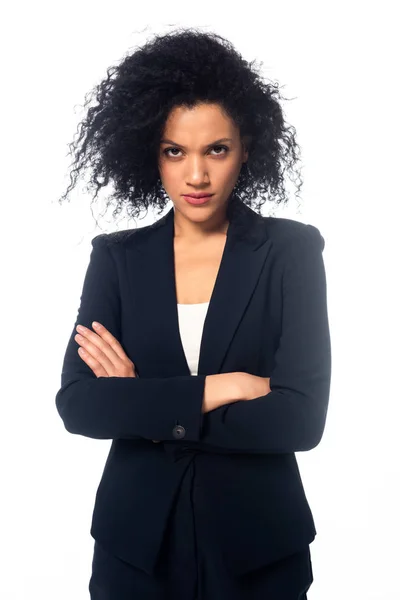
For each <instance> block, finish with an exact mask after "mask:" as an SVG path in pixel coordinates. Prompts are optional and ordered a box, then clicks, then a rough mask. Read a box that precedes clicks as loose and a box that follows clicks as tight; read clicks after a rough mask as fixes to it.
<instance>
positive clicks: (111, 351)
mask: <svg viewBox="0 0 400 600" xmlns="http://www.w3.org/2000/svg"><path fill="white" fill-rule="evenodd" d="M95 323H96V322H95V321H93V323H92V326H93V328H94V329H96V331H97V333H95V332H94V331H91V330H90V329H88V328H87V327H83V326H82V325H78V326H77V327H76V329H77V331H79V334H77V335H76V336H75V338H74V339H75V341H76V342H77V343H78V344H79V345H80V346H82V348H81V347H80V348H79V349H78V352H79V356H80V357H81V359H82V360H83V361H84V362H85V363H86V364H87V365H88V367H90V368H91V369H92V371H93V373H94V374H95V375H96V377H136V372H135V365H134V364H133V362H132V361H131V360H130V358H129V357H128V356H127V355H126V354H125V352H124V350H123V348H122V346H121V344H120V343H119V341H118V340H117V339H116V338H115V337H114V336H113V335H112V334H111V333H110V332H109V331H108V330H107V329H106V328H105V327H104V325H101V323H99V324H98V325H97V326H96V325H95Z"/></svg>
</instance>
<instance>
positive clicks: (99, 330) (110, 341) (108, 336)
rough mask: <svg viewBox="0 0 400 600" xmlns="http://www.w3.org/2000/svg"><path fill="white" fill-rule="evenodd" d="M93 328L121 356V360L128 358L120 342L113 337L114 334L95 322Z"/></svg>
mask: <svg viewBox="0 0 400 600" xmlns="http://www.w3.org/2000/svg"><path fill="white" fill-rule="evenodd" d="M92 327H93V329H94V330H95V331H96V333H97V334H98V335H99V336H100V337H101V339H103V340H104V341H105V342H106V343H107V344H108V345H109V346H110V347H111V348H112V349H113V350H114V352H115V354H116V355H117V356H119V358H121V359H122V360H125V359H126V358H128V357H127V355H126V352H125V351H124V349H123V347H122V346H121V344H120V342H119V341H118V340H117V338H116V337H114V336H113V334H112V333H110V331H108V329H106V328H105V327H104V325H102V324H101V323H98V322H97V321H93V323H92Z"/></svg>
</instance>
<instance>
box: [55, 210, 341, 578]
mask: <svg viewBox="0 0 400 600" xmlns="http://www.w3.org/2000/svg"><path fill="white" fill-rule="evenodd" d="M237 215H238V216H237V217H235V218H234V219H232V220H231V221H230V224H229V228H228V231H227V242H226V246H225V249H224V253H223V257H222V261H221V265H220V269H219V272H218V277H217V280H216V283H215V287H214V290H213V294H212V297H211V300H210V304H209V308H208V313H207V317H206V320H205V324H204V330H203V337H202V343H201V351H200V358H199V366H198V375H197V376H192V375H191V374H190V371H189V367H188V365H187V362H186V359H185V355H184V350H183V347H182V343H181V339H180V334H179V327H178V314H177V298H176V291H175V276H174V262H173V261H174V250H173V237H174V209H173V208H171V210H170V211H169V212H168V213H167V214H166V215H165V216H164V217H162V218H161V219H159V220H158V221H156V222H155V223H154V224H153V225H150V226H145V227H141V228H138V229H131V230H125V231H120V232H115V233H111V234H100V235H97V236H96V237H95V238H94V239H93V240H92V244H93V249H92V253H91V256H90V262H89V265H88V269H87V272H86V276H85V280H84V285H83V291H82V295H81V303H80V308H79V312H78V316H77V320H76V322H75V325H74V329H73V331H72V333H71V337H70V339H69V342H68V345H67V349H66V353H65V358H64V363H63V368H62V379H61V388H60V389H59V391H58V392H57V396H56V404H57V409H58V411H59V414H60V416H61V418H62V419H63V422H64V425H65V427H66V429H67V430H68V431H69V432H71V433H75V434H79V435H84V436H87V437H91V438H96V439H109V440H113V441H112V444H111V449H110V453H109V456H108V458H107V462H106V465H105V468H104V472H103V476H102V479H101V482H100V485H99V488H98V491H97V494H96V503H95V508H94V513H93V521H92V526H91V534H92V536H93V537H94V538H95V539H96V540H98V541H99V542H100V543H101V544H102V546H103V547H105V548H107V549H108V550H109V551H110V553H113V554H114V555H116V556H118V557H120V558H122V559H123V560H124V561H127V562H128V563H130V564H131V565H134V566H135V567H137V568H139V569H141V570H143V571H145V572H146V573H148V574H149V575H151V574H153V573H154V572H155V568H156V561H157V557H158V554H159V550H160V547H161V542H162V540H163V535H164V532H165V529H166V525H167V519H168V516H169V514H170V511H171V508H172V506H173V502H174V500H175V499H176V496H177V494H178V492H179V489H180V486H181V485H182V481H183V478H184V477H185V474H186V472H187V468H188V466H189V465H190V463H192V462H193V461H195V463H196V477H197V478H198V482H199V486H201V489H203V490H204V502H205V503H206V510H207V514H208V517H209V518H208V525H209V532H208V534H207V535H210V536H214V537H211V538H210V539H213V540H214V543H215V544H218V546H219V548H220V552H221V555H222V556H223V557H224V562H225V564H226V567H227V569H228V571H229V572H231V573H232V574H237V575H241V574H244V573H246V572H247V571H250V570H252V569H256V568H257V567H260V566H262V565H267V564H269V563H272V562H273V561H276V560H278V559H280V558H283V557H286V556H288V555H290V554H292V553H295V552H297V551H300V550H302V549H304V548H305V547H306V546H307V545H308V544H309V543H311V542H312V541H313V539H314V537H315V534H316V529H315V526H314V521H313V517H312V513H311V511H310V507H309V505H308V502H307V499H306V496H305V493H304V489H303V485H302V482H301V477H300V473H299V470H298V466H297V462H296V457H295V452H301V451H307V450H311V449H313V448H315V447H316V446H317V445H318V443H319V442H320V440H321V437H322V434H323V431H324V427H325V421H326V415H327V407H328V399H329V391H330V377H331V346H330V334H329V325H328V314H327V302H326V278H325V268H324V262H323V257H322V251H323V248H324V238H323V237H322V236H321V234H320V232H319V230H318V229H317V228H316V227H314V226H313V225H306V224H303V223H300V222H297V221H294V220H291V219H284V218H275V217H262V216H260V215H258V214H257V213H256V212H255V211H253V210H251V209H250V208H248V207H246V206H245V205H244V204H243V203H240V206H239V212H238V213H237ZM93 320H97V321H99V322H100V323H102V324H103V325H104V326H105V327H106V328H107V329H108V330H109V331H111V333H112V334H113V335H114V336H115V337H116V338H117V339H118V340H119V341H120V342H121V344H122V346H123V348H124V350H125V352H126V354H127V355H128V356H129V358H130V359H131V360H132V361H133V362H134V364H135V366H136V370H137V374H138V377H136V378H123V377H99V378H97V377H96V376H95V375H94V373H93V372H92V371H91V369H90V368H89V367H88V366H87V365H86V364H85V363H84V361H83V360H82V359H81V358H80V356H79V354H78V353H77V349H78V347H79V346H78V344H77V342H76V341H75V340H74V336H75V334H76V330H75V326H76V325H77V324H78V323H80V324H82V325H84V326H86V327H89V328H92V325H91V324H92V321H93ZM234 371H245V372H247V373H251V374H254V375H259V376H262V377H270V386H271V392H270V393H269V394H267V395H266V396H261V397H259V398H257V399H253V400H251V401H239V402H233V403H230V404H227V405H224V406H222V407H220V408H218V409H216V410H213V411H211V412H209V413H206V414H202V412H201V406H202V402H203V393H204V385H205V378H206V376H207V375H209V374H214V373H226V372H234ZM153 440H161V442H160V443H154V442H153Z"/></svg>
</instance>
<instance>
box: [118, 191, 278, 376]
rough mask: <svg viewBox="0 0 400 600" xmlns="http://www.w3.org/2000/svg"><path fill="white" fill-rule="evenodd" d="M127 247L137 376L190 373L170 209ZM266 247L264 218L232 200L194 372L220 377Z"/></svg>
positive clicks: (268, 244) (172, 217) (263, 261)
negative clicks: (181, 323)
mask: <svg viewBox="0 0 400 600" xmlns="http://www.w3.org/2000/svg"><path fill="white" fill-rule="evenodd" d="M136 233H140V235H139V236H136V235H135V236H134V243H132V244H131V245H129V246H128V247H127V248H128V250H127V252H128V265H129V264H132V265H133V264H135V265H139V268H138V269H136V270H133V269H129V268H128V272H129V277H130V280H131V281H130V283H131V287H132V293H133V299H134V302H133V310H134V311H135V314H136V315H137V317H136V318H135V319H134V320H135V323H136V328H135V335H134V337H135V357H132V360H133V361H134V362H135V363H136V362H137V364H139V365H143V366H142V369H141V370H139V369H138V374H139V376H145V377H173V376H179V375H190V370H189V366H188V364H187V361H186V357H185V353H184V349H183V346H182V341H181V337H180V333H179V320H178V307H177V298H176V287H175V269H174V208H171V210H170V211H169V212H168V213H167V214H166V215H164V217H162V218H161V219H159V220H158V221H156V222H155V223H154V224H152V225H150V226H149V227H145V228H143V229H139V230H137V232H136ZM270 247H271V241H270V240H269V239H268V236H267V231H266V226H265V221H264V217H262V216H260V215H258V213H256V212H255V211H253V210H252V209H251V208H249V207H248V206H246V205H245V204H244V203H243V202H241V201H240V200H238V199H236V200H235V208H234V214H233V216H232V217H231V219H230V221H229V226H228V230H227V241H226V244H225V248H224V252H223V256H222V260H221V263H220V268H219V271H218V275H217V278H216V282H215V286H214V289H213V292H212V295H211V299H210V304H209V307H208V312H207V315H206V319H205V322H204V328H203V335H202V340H201V346H200V356H199V365H198V374H199V375H200V374H206V375H208V374H213V373H219V372H220V369H221V368H222V365H223V361H224V358H225V355H226V353H227V351H228V348H229V344H230V342H231V340H232V337H233V336H234V334H235V330H236V328H237V326H238V324H239V322H240V320H241V318H242V316H243V314H244V311H245V310H246V307H247V305H248V303H249V301H250V298H251V295H252V293H253V291H254V288H255V286H256V284H257V281H258V279H259V277H260V274H261V270H262V267H263V265H264V263H265V260H266V258H267V255H268V253H269V250H270Z"/></svg>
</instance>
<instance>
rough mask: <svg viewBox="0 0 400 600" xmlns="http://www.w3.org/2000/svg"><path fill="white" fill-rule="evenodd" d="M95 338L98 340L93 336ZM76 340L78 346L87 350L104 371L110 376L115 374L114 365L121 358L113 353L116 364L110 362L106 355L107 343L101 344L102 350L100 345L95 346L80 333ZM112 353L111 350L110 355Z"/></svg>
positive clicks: (87, 337)
mask: <svg viewBox="0 0 400 600" xmlns="http://www.w3.org/2000/svg"><path fill="white" fill-rule="evenodd" d="M92 334H93V332H92ZM93 336H94V337H97V338H98V336H97V335H96V334H93ZM90 337H91V339H93V338H92V336H90ZM74 339H75V341H76V343H77V344H79V345H80V346H81V347H82V348H83V349H84V350H86V352H87V353H88V355H89V356H90V357H91V358H92V359H94V360H95V361H96V363H99V364H100V365H101V367H102V368H103V369H104V371H105V372H106V373H107V375H108V376H110V375H111V374H112V373H113V372H114V369H115V366H114V363H116V362H117V361H118V360H119V358H118V357H117V356H116V355H115V353H112V354H113V359H114V362H113V361H112V360H110V358H109V357H108V355H107V354H106V344H105V342H103V341H101V344H102V348H101V347H100V346H99V345H96V344H93V343H92V342H91V341H90V340H89V336H83V335H81V334H79V333H78V334H76V336H75V338H74ZM99 339H100V338H99ZM103 348H104V350H105V351H104V352H103ZM111 352H112V351H111V350H110V349H109V350H108V353H109V354H110V353H111Z"/></svg>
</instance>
